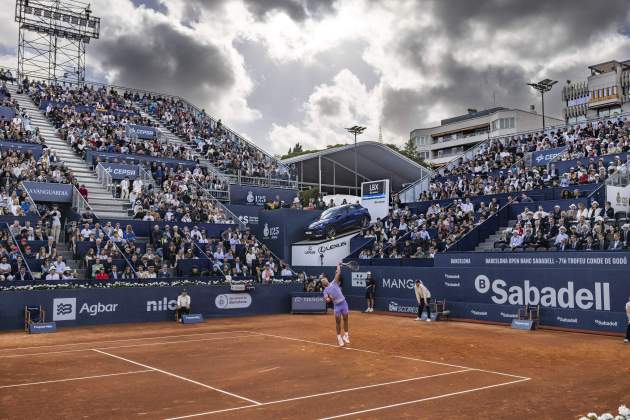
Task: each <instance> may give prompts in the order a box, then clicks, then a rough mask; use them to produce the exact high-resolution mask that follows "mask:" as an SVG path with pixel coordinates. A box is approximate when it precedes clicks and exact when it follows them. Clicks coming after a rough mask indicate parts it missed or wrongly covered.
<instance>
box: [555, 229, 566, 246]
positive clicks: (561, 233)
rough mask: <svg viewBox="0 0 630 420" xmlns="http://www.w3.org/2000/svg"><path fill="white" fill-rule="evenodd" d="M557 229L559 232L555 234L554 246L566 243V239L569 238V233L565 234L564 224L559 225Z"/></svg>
mask: <svg viewBox="0 0 630 420" xmlns="http://www.w3.org/2000/svg"><path fill="white" fill-rule="evenodd" d="M558 230H559V232H558V234H557V235H556V239H555V240H554V242H553V244H554V246H555V247H556V248H557V247H559V246H561V245H562V244H563V243H565V244H566V243H567V241H568V240H569V235H567V228H565V227H564V226H560V228H559V229H558Z"/></svg>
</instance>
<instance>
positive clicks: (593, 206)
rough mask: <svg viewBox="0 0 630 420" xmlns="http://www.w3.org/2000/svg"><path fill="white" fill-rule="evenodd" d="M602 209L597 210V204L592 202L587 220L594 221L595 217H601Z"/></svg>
mask: <svg viewBox="0 0 630 420" xmlns="http://www.w3.org/2000/svg"><path fill="white" fill-rule="evenodd" d="M601 213H602V209H600V208H599V203H598V202H597V201H593V202H592V203H591V208H590V209H588V213H587V218H588V219H595V218H596V217H597V216H601Z"/></svg>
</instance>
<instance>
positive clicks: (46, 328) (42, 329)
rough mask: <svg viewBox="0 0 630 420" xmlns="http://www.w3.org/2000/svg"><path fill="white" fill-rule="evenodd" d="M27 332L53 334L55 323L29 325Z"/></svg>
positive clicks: (55, 330)
mask: <svg viewBox="0 0 630 420" xmlns="http://www.w3.org/2000/svg"><path fill="white" fill-rule="evenodd" d="M28 332H29V333H31V334H47V333H54V332H57V323H55V322H40V323H31V324H29V325H28Z"/></svg>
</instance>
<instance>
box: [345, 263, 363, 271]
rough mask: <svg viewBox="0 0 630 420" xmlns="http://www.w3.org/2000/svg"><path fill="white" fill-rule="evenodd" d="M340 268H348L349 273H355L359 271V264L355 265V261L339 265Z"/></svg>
mask: <svg viewBox="0 0 630 420" xmlns="http://www.w3.org/2000/svg"><path fill="white" fill-rule="evenodd" d="M341 266H342V267H348V268H349V269H350V270H351V271H357V270H358V269H359V264H357V262H356V261H349V262H345V263H341Z"/></svg>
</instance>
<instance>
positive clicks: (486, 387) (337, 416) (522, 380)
mask: <svg viewBox="0 0 630 420" xmlns="http://www.w3.org/2000/svg"><path fill="white" fill-rule="evenodd" d="M529 380H530V378H524V379H517V380H516V381H510V382H503V383H500V384H496V385H487V386H482V387H479V388H473V389H467V390H465V391H457V392H450V393H448V394H442V395H436V396H434V397H427V398H420V399H417V400H413V401H405V402H401V403H397V404H390V405H383V406H381V407H375V408H368V409H365V410H360V411H353V412H351V413H344V414H338V415H336V416H332V417H322V418H320V419H319V420H332V419H338V418H341V417H348V416H356V415H357V414H363V413H369V412H372V411H379V410H385V409H388V408H394V407H401V406H403V405H410V404H417V403H421V402H424V401H431V400H437V399H439V398H446V397H452V396H454V395H461V394H467V393H470V392H475V391H481V390H484V389H489V388H497V387H500V386H505V385H511V384H516V383H519V382H524V381H529Z"/></svg>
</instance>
